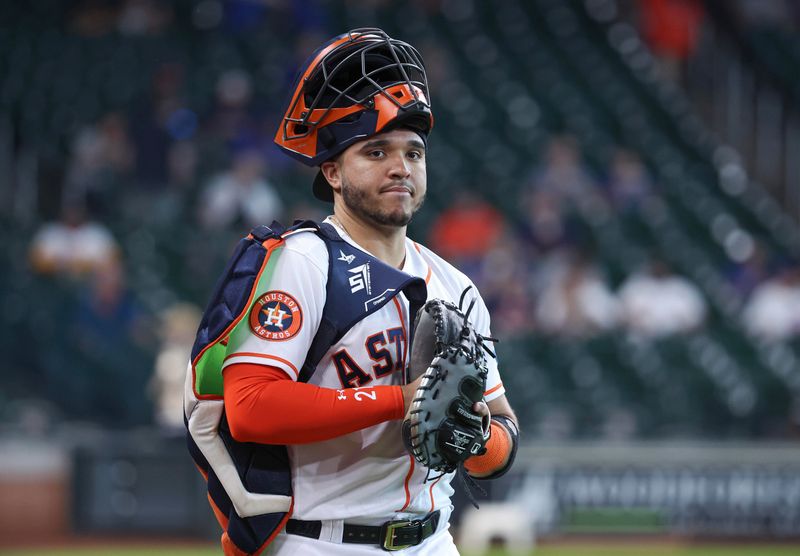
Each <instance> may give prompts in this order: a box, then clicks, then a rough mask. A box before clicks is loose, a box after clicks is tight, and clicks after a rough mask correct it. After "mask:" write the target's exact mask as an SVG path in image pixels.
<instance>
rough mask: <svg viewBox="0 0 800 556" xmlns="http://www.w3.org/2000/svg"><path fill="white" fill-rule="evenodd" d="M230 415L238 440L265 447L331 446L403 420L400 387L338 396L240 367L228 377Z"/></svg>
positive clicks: (274, 371)
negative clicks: (332, 442)
mask: <svg viewBox="0 0 800 556" xmlns="http://www.w3.org/2000/svg"><path fill="white" fill-rule="evenodd" d="M223 388H224V393H225V413H226V415H227V418H228V426H229V427H230V430H231V434H232V435H233V438H234V439H236V440H237V441H239V442H258V443H261V444H308V443H311V442H320V441H323V440H330V439H331V438H335V437H337V436H342V435H344V434H348V433H351V432H355V431H357V430H361V429H364V428H367V427H371V426H373V425H377V424H378V423H382V422H384V421H389V420H392V419H402V418H403V410H404V408H405V405H404V402H403V393H402V389H401V388H400V387H399V386H375V387H372V388H359V389H351V388H348V389H344V390H335V389H333V388H322V387H319V386H315V385H313V384H306V383H302V382H294V381H293V380H291V379H290V378H289V377H288V376H287V375H286V373H284V372H283V371H282V370H280V369H278V368H275V367H269V366H264V365H255V364H252V363H237V364H235V365H230V366H228V367H226V368H225V371H224V373H223Z"/></svg>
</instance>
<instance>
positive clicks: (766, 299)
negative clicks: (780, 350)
mask: <svg viewBox="0 0 800 556" xmlns="http://www.w3.org/2000/svg"><path fill="white" fill-rule="evenodd" d="M742 318H743V319H744V323H745V326H746V327H747V329H748V330H749V331H750V332H751V333H752V334H754V335H756V336H759V337H761V338H765V339H767V340H785V339H787V338H791V337H792V336H796V335H797V334H798V333H800V268H798V267H797V266H792V267H788V268H784V269H783V270H781V271H780V273H778V275H776V276H774V277H771V278H769V279H767V280H764V281H763V282H761V283H760V284H759V285H758V286H756V288H755V289H754V290H753V292H752V294H751V296H750V298H749V299H748V301H747V305H746V306H745V308H744V313H743V315H742Z"/></svg>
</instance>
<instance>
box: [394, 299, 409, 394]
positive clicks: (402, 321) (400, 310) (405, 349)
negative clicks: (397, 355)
mask: <svg viewBox="0 0 800 556" xmlns="http://www.w3.org/2000/svg"><path fill="white" fill-rule="evenodd" d="M392 301H394V307H395V309H397V316H398V317H400V326H401V327H402V328H403V337H404V338H405V340H406V341H405V342H403V343H404V344H405V346H404V347H403V363H407V362H408V333H407V332H406V319H405V318H404V317H403V308H402V307H400V302H399V301H398V300H397V296H394V297H393V298H392ZM409 318H411V317H410V316H409ZM403 380H405V378H403Z"/></svg>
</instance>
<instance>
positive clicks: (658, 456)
mask: <svg viewBox="0 0 800 556" xmlns="http://www.w3.org/2000/svg"><path fill="white" fill-rule="evenodd" d="M503 486H504V488H503V489H502V490H501V491H500V490H498V489H494V495H495V496H496V497H499V498H502V499H505V500H509V501H512V502H514V503H516V504H518V505H519V506H520V507H522V508H525V512H526V513H527V514H528V515H529V517H530V519H531V521H532V523H533V524H534V526H535V527H536V529H537V531H538V533H539V534H540V535H542V534H544V535H546V534H549V533H550V534H551V533H558V534H562V533H603V532H630V533H669V534H682V535H697V536H705V535H712V536H736V537H741V536H769V537H800V443H798V444H797V445H794V444H786V443H784V444H761V443H757V444H752V443H750V444H743V443H735V444H734V443H710V442H647V443H636V444H630V443H619V444H615V443H609V442H597V443H571V444H547V443H542V444H539V445H535V446H531V445H529V446H526V447H525V448H524V449H522V450H520V453H519V456H518V461H517V465H516V466H515V473H514V475H513V476H512V477H510V478H508V479H506V481H505V484H504V485H503Z"/></svg>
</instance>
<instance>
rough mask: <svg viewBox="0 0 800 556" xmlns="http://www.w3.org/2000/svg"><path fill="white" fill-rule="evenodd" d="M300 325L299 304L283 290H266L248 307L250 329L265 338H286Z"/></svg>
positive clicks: (292, 334) (300, 312)
mask: <svg viewBox="0 0 800 556" xmlns="http://www.w3.org/2000/svg"><path fill="white" fill-rule="evenodd" d="M302 325H303V311H302V309H300V304H299V303H297V300H296V299H295V298H294V297H292V296H291V295H289V294H288V293H285V292H281V291H270V292H267V293H265V294H263V295H261V296H260V297H259V298H258V299H256V302H255V303H254V304H253V307H252V308H251V309H250V330H252V331H253V334H255V335H256V336H258V337H260V338H263V339H265V340H288V339H289V338H291V337H292V336H294V335H295V334H297V333H298V332H299V331H300V327H301V326H302Z"/></svg>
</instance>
